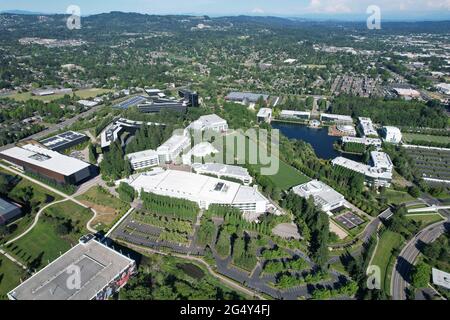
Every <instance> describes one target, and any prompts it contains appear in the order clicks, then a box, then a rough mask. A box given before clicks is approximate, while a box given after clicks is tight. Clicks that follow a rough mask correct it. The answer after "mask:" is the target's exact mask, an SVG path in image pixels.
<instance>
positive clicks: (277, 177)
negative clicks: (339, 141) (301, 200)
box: [215, 133, 311, 190]
mask: <svg viewBox="0 0 450 320" xmlns="http://www.w3.org/2000/svg"><path fill="white" fill-rule="evenodd" d="M233 136H237V133H234V134H233ZM228 138H229V137H227V139H228ZM263 143H264V142H263ZM215 146H217V149H218V150H220V149H221V146H220V145H215ZM257 149H258V148H257V146H256V142H255V141H253V140H251V139H250V140H248V143H246V150H245V156H246V159H247V160H249V159H250V158H251V157H250V156H249V150H257ZM226 152H229V150H226ZM261 152H262V153H264V152H265V151H261ZM235 156H236V160H237V158H238V155H237V154H236V150H235ZM220 157H221V154H219V158H220ZM271 158H272V159H271V163H272V164H273V163H274V162H275V161H278V162H279V168H278V171H277V173H276V174H274V175H268V176H267V178H269V179H270V180H271V181H272V182H273V183H274V184H275V185H276V186H277V187H279V188H280V189H281V190H288V189H290V188H292V187H293V186H296V185H299V184H303V183H306V182H308V181H310V180H311V179H309V178H308V177H307V176H305V175H304V174H303V173H301V172H300V171H298V170H296V169H295V168H294V167H292V166H290V165H288V164H287V163H286V162H284V161H282V160H280V159H276V158H275V156H274V155H271ZM239 160H240V162H243V160H244V159H239ZM244 162H245V161H244ZM258 163H260V161H258ZM251 166H252V167H253V168H256V169H258V170H259V169H261V168H262V167H267V168H269V167H270V165H260V164H254V163H252V164H251ZM272 166H273V165H272Z"/></svg>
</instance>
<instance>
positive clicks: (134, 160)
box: [126, 150, 159, 170]
mask: <svg viewBox="0 0 450 320" xmlns="http://www.w3.org/2000/svg"><path fill="white" fill-rule="evenodd" d="M126 157H127V158H128V160H129V161H130V164H131V167H132V168H133V170H141V169H145V168H150V167H154V166H158V165H159V156H158V152H156V151H155V150H146V151H141V152H135V153H130V154H128V155H127V156H126Z"/></svg>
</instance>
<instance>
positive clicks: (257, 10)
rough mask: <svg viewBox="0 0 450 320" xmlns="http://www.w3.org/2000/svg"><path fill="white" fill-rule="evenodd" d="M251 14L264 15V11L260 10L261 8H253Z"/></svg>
mask: <svg viewBox="0 0 450 320" xmlns="http://www.w3.org/2000/svg"><path fill="white" fill-rule="evenodd" d="M252 13H255V14H264V13H265V11H264V9H262V8H254V9H253V10H252Z"/></svg>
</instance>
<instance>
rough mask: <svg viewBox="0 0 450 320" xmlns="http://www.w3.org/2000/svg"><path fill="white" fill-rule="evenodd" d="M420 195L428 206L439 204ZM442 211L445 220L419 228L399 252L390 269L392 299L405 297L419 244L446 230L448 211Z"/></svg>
mask: <svg viewBox="0 0 450 320" xmlns="http://www.w3.org/2000/svg"><path fill="white" fill-rule="evenodd" d="M421 197H422V199H423V200H424V201H425V202H426V203H427V204H428V205H430V206H433V205H435V206H439V205H440V202H439V200H437V199H435V198H433V197H431V196H429V195H426V194H423V195H422V196H421ZM442 213H443V215H445V216H446V217H447V220H445V221H440V222H437V223H435V224H432V225H430V226H428V227H427V228H425V229H423V230H421V231H420V232H419V233H418V234H417V235H415V236H414V238H412V239H411V240H410V241H409V242H408V243H407V244H406V246H405V247H404V248H403V250H402V251H401V252H400V254H399V256H398V258H397V261H396V263H395V266H394V269H393V270H392V277H391V295H392V299H393V300H405V299H406V289H407V287H408V285H409V281H410V279H409V277H410V274H411V271H412V268H413V266H414V264H415V263H416V260H417V257H418V256H419V254H420V246H421V245H422V244H423V243H432V242H434V241H435V240H436V239H437V238H439V237H440V236H441V235H442V234H444V232H446V227H447V228H448V224H449V223H450V212H449V211H448V210H443V211H442ZM447 232H448V231H447Z"/></svg>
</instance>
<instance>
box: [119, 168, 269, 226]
mask: <svg viewBox="0 0 450 320" xmlns="http://www.w3.org/2000/svg"><path fill="white" fill-rule="evenodd" d="M126 182H127V183H128V184H129V185H131V186H132V187H133V188H134V189H135V190H136V191H138V192H141V190H144V192H149V193H155V194H158V195H162V196H168V197H173V198H178V199H186V200H189V201H193V202H196V203H197V204H198V205H199V207H200V208H201V209H208V208H209V206H210V205H211V204H219V205H229V206H233V207H236V208H238V209H239V210H241V211H242V212H243V213H244V216H245V217H246V218H247V219H248V220H250V221H254V220H256V219H257V218H258V217H259V216H260V215H261V214H264V213H265V212H266V211H267V210H268V209H269V208H270V206H271V204H270V202H269V201H268V200H267V199H266V198H265V197H264V196H263V195H262V194H261V193H260V192H259V191H258V190H257V188H252V187H248V186H243V185H241V184H239V183H235V182H230V181H225V180H221V179H217V178H213V177H208V176H205V175H200V174H195V173H189V172H183V171H175V170H167V171H164V170H160V171H152V172H147V173H144V174H141V175H139V176H137V177H134V178H131V179H129V180H126Z"/></svg>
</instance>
